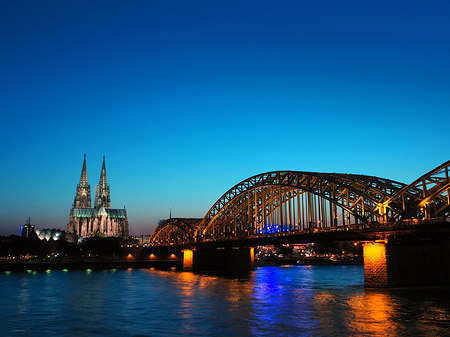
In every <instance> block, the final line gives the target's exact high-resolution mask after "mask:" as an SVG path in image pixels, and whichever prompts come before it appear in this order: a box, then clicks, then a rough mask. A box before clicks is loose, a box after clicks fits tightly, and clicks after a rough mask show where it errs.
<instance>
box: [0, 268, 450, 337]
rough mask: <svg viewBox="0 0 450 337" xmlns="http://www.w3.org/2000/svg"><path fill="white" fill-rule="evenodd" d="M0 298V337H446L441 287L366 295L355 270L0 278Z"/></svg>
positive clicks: (447, 300) (449, 314)
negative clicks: (236, 275) (244, 275)
mask: <svg viewBox="0 0 450 337" xmlns="http://www.w3.org/2000/svg"><path fill="white" fill-rule="evenodd" d="M0 289H1V291H2V295H1V300H0V304H1V306H0V322H1V323H0V335H1V336H44V335H45V336H111V337H112V336H167V335H172V336H401V335H404V336H413V335H421V336H445V335H450V288H449V287H437V288H415V289H389V290H376V289H375V290H367V289H364V287H363V267H362V266H286V267H259V268H256V269H255V270H254V271H253V272H251V273H250V274H249V275H248V277H243V278H226V277H218V276H208V275H198V274H194V273H190V272H179V271H158V270H153V269H130V270H98V271H96V270H92V271H91V270H83V271H81V270H70V271H67V270H64V271H61V270H58V271H57V270H55V271H52V270H48V271H43V272H35V271H34V272H33V271H28V272H24V273H14V272H2V273H1V274H0Z"/></svg>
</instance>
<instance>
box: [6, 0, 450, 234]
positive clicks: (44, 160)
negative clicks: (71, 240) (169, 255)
mask: <svg viewBox="0 0 450 337" xmlns="http://www.w3.org/2000/svg"><path fill="white" fill-rule="evenodd" d="M449 17H450V3H449V2H448V1H351V0H345V1H336V0H329V1H328V0H323V1H312V0H311V1H302V0H297V1H278V2H274V1H226V2H225V1H224V2H216V1H132V2H125V1H80V2H74V1H45V2H41V1H39V2H37V1H20V2H19V1H2V2H1V3H0V48H1V50H0V86H1V88H0V89H1V93H2V94H1V95H0V111H1V116H2V130H1V133H0V140H1V144H2V146H1V150H0V151H1V158H2V163H1V166H0V170H1V171H0V191H1V193H0V234H1V235H7V234H11V233H18V232H19V226H20V225H21V224H23V223H24V222H25V220H26V219H27V218H28V217H31V221H32V224H34V225H35V226H36V227H37V228H47V227H50V228H61V229H65V228H66V225H67V222H68V216H69V211H70V208H71V205H72V203H73V199H74V196H75V191H76V184H77V183H78V181H79V179H80V174H81V166H82V160H83V154H84V153H86V155H87V169H88V178H89V182H90V184H91V190H92V191H94V190H95V185H96V184H97V183H98V180H99V178H100V170H101V163H102V156H103V155H106V168H107V175H108V182H109V184H110V186H111V202H112V207H113V208H121V207H123V206H124V205H125V206H126V207H127V210H128V217H129V223H130V232H131V233H132V234H140V233H143V234H146V233H151V232H152V230H153V229H154V228H155V226H156V224H157V222H158V220H159V219H163V218H167V217H168V213H169V207H172V212H173V216H175V217H203V216H204V215H205V214H206V212H207V211H208V209H209V208H210V207H211V206H212V205H213V204H214V202H215V201H216V200H217V199H218V198H219V197H220V196H221V195H222V194H223V193H224V192H226V191H227V190H228V189H229V188H231V187H232V186H233V185H235V184H236V183H238V182H240V181H241V180H244V179H246V178H247V177H249V176H252V175H254V174H258V173H261V172H265V171H271V170H283V169H288V170H299V171H314V172H340V173H360V174H368V175H375V176H380V177H386V178H390V179H394V180H398V181H402V182H405V183H410V182H412V181H413V180H415V179H416V178H417V177H419V176H420V175H422V174H423V173H425V172H427V171H429V170H431V169H432V168H434V167H436V166H437V165H439V164H441V163H443V162H445V161H447V160H449V159H450V150H449V144H450V142H449V130H448V125H449V122H450V113H449V108H450V20H448V18H449Z"/></svg>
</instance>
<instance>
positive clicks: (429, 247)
mask: <svg viewBox="0 0 450 337" xmlns="http://www.w3.org/2000/svg"><path fill="white" fill-rule="evenodd" d="M363 249H364V287H366V288H387V287H408V286H432V285H443V284H450V240H448V239H444V240H440V239H430V240H420V239H414V240H410V239H408V240H403V241H395V242H376V241H375V242H367V243H365V244H363Z"/></svg>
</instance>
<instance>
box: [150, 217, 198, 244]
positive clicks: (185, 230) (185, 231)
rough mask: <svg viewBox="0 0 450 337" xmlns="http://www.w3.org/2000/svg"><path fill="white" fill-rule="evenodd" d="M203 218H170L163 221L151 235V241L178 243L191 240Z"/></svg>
mask: <svg viewBox="0 0 450 337" xmlns="http://www.w3.org/2000/svg"><path fill="white" fill-rule="evenodd" d="M201 221H202V219H195V218H194V219H193V218H170V219H167V220H164V221H163V222H161V223H160V224H159V225H158V227H156V229H155V230H154V231H153V233H152V235H151V236H150V240H149V241H150V242H153V243H156V244H158V243H164V244H171V243H172V244H176V243H182V242H187V241H190V240H191V239H192V238H193V236H194V232H195V230H196V229H197V227H198V225H199V224H200V222H201Z"/></svg>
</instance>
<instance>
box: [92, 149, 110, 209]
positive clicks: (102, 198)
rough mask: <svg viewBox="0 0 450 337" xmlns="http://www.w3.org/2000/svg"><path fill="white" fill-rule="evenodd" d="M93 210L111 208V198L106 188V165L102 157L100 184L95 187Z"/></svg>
mask: <svg viewBox="0 0 450 337" xmlns="http://www.w3.org/2000/svg"><path fill="white" fill-rule="evenodd" d="M94 207H95V208H101V207H104V208H106V209H110V208H111V196H110V191H109V186H108V181H107V180H106V164H105V156H103V165H102V172H101V173H100V182H99V183H98V185H97V186H96V187H95V201H94Z"/></svg>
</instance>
